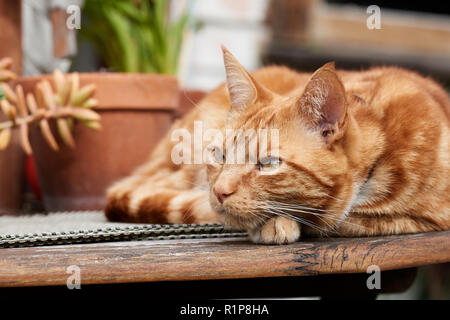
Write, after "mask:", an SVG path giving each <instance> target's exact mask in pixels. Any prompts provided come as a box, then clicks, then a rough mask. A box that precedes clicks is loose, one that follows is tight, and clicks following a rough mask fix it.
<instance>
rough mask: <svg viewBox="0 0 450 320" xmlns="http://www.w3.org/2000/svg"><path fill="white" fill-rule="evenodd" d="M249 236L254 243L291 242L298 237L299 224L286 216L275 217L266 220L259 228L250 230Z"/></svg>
mask: <svg viewBox="0 0 450 320" xmlns="http://www.w3.org/2000/svg"><path fill="white" fill-rule="evenodd" d="M249 236H250V239H251V240H252V241H253V242H255V243H263V244H287V243H293V242H295V241H297V240H298V239H299V238H300V225H299V224H298V222H296V221H294V220H291V219H288V218H284V217H275V218H271V219H269V220H267V222H266V223H265V224H264V225H263V226H262V227H261V228H260V229H255V230H250V231H249Z"/></svg>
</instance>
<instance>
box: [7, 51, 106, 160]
mask: <svg viewBox="0 0 450 320" xmlns="http://www.w3.org/2000/svg"><path fill="white" fill-rule="evenodd" d="M11 65H12V60H11V59H10V58H4V59H1V60H0V107H1V111H2V112H3V113H4V115H5V116H6V118H7V121H4V122H1V123H0V150H3V149H5V148H6V147H7V146H8V144H9V142H10V140H11V133H12V130H13V129H14V128H19V130H20V141H21V145H22V148H23V150H24V151H25V152H26V153H27V154H31V153H32V150H31V145H30V141H29V138H28V135H29V125H30V124H32V123H38V125H39V127H40V129H41V133H42V135H43V136H44V138H45V140H46V141H47V143H48V144H49V146H50V147H51V148H52V149H53V150H58V149H59V146H58V144H57V142H56V139H55V137H54V136H53V133H52V131H51V130H50V124H49V120H52V119H53V120H55V121H56V126H57V130H58V133H59V135H60V137H61V139H62V140H63V141H64V143H65V144H66V145H68V146H69V147H71V148H73V147H75V141H74V139H73V136H72V133H71V128H72V125H73V121H74V120H77V121H80V122H82V123H83V124H84V125H86V126H87V127H89V128H91V129H95V130H100V129H101V125H100V122H99V121H100V115H99V114H98V113H96V112H95V111H93V110H92V108H93V107H95V106H97V105H98V101H97V100H96V99H94V98H92V95H93V93H94V91H95V85H93V84H89V85H86V86H84V87H80V80H79V76H78V74H77V73H72V74H70V75H64V74H63V73H62V72H61V71H59V70H55V71H54V72H53V79H52V80H53V81H52V82H53V86H52V84H51V83H50V82H49V81H47V80H42V81H40V82H38V84H37V85H36V87H35V92H34V94H33V93H27V94H26V96H25V94H24V90H23V88H22V86H21V85H20V84H18V85H16V86H15V87H14V88H12V87H11V86H10V85H9V84H8V82H9V81H10V80H13V79H15V78H16V75H15V74H14V73H13V72H12V71H11V70H10V67H11Z"/></svg>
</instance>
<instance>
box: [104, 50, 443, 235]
mask: <svg viewBox="0 0 450 320" xmlns="http://www.w3.org/2000/svg"><path fill="white" fill-rule="evenodd" d="M224 57H225V65H226V68H227V85H221V86H220V87H219V88H217V89H215V90H214V91H212V92H211V93H210V94H209V95H208V96H207V97H206V98H205V99H204V100H203V101H202V102H201V103H200V104H199V105H198V106H197V107H196V108H194V109H193V110H192V111H191V112H190V113H188V114H187V115H186V116H185V117H184V118H182V119H181V120H179V121H177V122H176V123H175V124H174V125H173V127H172V129H171V131H170V132H169V133H168V135H167V136H166V138H165V139H164V140H163V141H161V143H160V144H159V145H158V147H157V148H156V150H155V151H154V152H153V154H152V155H151V158H150V159H149V161H148V163H146V164H144V165H143V166H142V167H141V168H139V169H137V170H136V171H135V173H133V175H131V176H130V177H128V178H126V179H124V180H122V181H119V182H118V183H116V184H115V185H113V186H112V187H111V188H110V190H109V191H108V205H107V208H106V215H107V217H108V218H109V219H110V220H114V221H130V222H147V223H208V222H224V223H225V224H226V225H228V226H230V227H234V228H241V229H247V230H248V231H249V234H250V236H251V238H252V239H253V241H255V242H262V243H287V242H292V241H295V240H297V239H298V238H299V236H300V232H301V233H303V234H310V235H339V236H356V235H380V234H400V233H415V232H426V231H433V230H447V229H450V179H449V174H450V104H449V99H448V96H447V94H446V92H445V91H444V90H443V89H442V88H441V87H440V86H439V85H437V84H436V83H435V82H433V81H432V80H430V79H426V78H423V77H421V76H419V75H417V74H416V73H413V72H410V71H407V70H403V69H400V68H395V67H382V68H373V69H371V70H368V71H361V72H346V71H336V72H335V71H334V66H332V65H330V64H327V65H325V66H324V67H322V68H321V69H319V70H318V71H316V73H314V74H313V75H312V74H305V73H297V72H294V71H292V70H289V69H287V68H284V67H276V66H273V67H266V68H262V69H260V70H258V71H256V72H254V73H252V75H251V76H250V75H249V74H248V73H246V71H245V70H243V68H242V67H241V66H240V65H239V64H238V63H237V61H236V60H235V59H234V58H233V57H232V56H231V54H230V53H229V52H228V51H226V50H224ZM227 89H228V90H227ZM230 105H231V107H230ZM230 108H231V111H230ZM194 121H202V125H203V130H204V131H205V130H206V129H207V128H219V129H222V130H223V129H224V128H225V127H226V128H235V129H244V130H246V129H252V128H253V129H257V128H269V129H277V130H279V140H280V142H279V145H280V147H279V159H278V156H277V158H276V159H275V160H273V157H269V158H270V159H269V162H270V163H274V164H276V165H277V172H276V173H274V174H263V173H264V171H265V170H266V167H267V166H264V165H261V164H259V165H254V164H226V163H225V164H209V165H207V164H179V165H176V164H174V162H173V159H172V157H173V154H172V151H173V148H174V146H175V145H176V144H177V143H178V141H171V136H172V133H173V132H174V130H177V129H179V128H186V129H188V130H189V132H191V133H193V131H194ZM207 145H208V144H207V143H204V144H203V147H202V148H206V146H207ZM193 152H194V150H193ZM269 154H270V151H269ZM271 167H272V165H270V168H271ZM270 168H269V169H270ZM298 221H300V222H301V224H299V223H298Z"/></svg>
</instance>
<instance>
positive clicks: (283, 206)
mask: <svg viewBox="0 0 450 320" xmlns="http://www.w3.org/2000/svg"><path fill="white" fill-rule="evenodd" d="M269 202H274V203H277V204H278V205H279V209H282V210H287V211H290V212H298V213H305V214H311V215H314V216H316V217H318V218H319V219H321V220H322V221H323V222H325V223H326V224H327V225H328V226H329V227H330V228H331V229H333V230H334V231H336V232H337V230H336V228H337V227H338V226H339V224H340V223H344V224H348V225H351V226H353V227H357V228H364V229H367V227H365V226H363V225H359V224H355V223H351V222H349V221H346V220H343V219H341V218H340V217H336V216H334V215H332V214H326V213H327V212H338V213H343V212H344V211H343V210H342V211H341V210H323V209H316V208H311V207H305V206H300V205H296V204H286V203H282V202H278V201H269ZM296 206H298V207H300V208H302V209H296V208H295V207H296ZM308 210H309V211H308ZM315 210H320V211H322V212H324V213H318V212H315ZM322 217H323V218H327V219H331V220H334V221H337V222H338V224H336V225H335V226H331V225H330V224H329V223H328V222H327V221H325V220H324V219H323V218H322Z"/></svg>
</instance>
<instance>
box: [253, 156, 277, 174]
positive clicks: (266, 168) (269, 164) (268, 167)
mask: <svg viewBox="0 0 450 320" xmlns="http://www.w3.org/2000/svg"><path fill="white" fill-rule="evenodd" d="M280 164H281V159H280V158H276V157H266V158H262V159H260V160H259V162H258V170H259V171H262V172H273V171H275V170H277V169H278V168H279V167H280Z"/></svg>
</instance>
